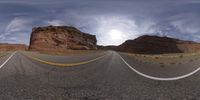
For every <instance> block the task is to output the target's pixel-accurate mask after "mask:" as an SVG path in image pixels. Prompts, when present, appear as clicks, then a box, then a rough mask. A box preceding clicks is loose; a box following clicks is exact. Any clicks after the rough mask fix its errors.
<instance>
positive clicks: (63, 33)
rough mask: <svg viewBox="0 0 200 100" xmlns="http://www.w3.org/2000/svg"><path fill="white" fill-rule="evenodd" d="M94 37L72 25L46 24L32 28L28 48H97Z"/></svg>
mask: <svg viewBox="0 0 200 100" xmlns="http://www.w3.org/2000/svg"><path fill="white" fill-rule="evenodd" d="M96 42H97V40H96V37H95V36H94V35H90V34H86V33H83V32H81V31H79V30H78V29H76V28H74V27H68V26H48V27H36V28H33V29H32V33H31V39H30V46H29V50H33V51H65V50H93V49H97V46H96Z"/></svg>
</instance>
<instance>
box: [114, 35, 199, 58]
mask: <svg viewBox="0 0 200 100" xmlns="http://www.w3.org/2000/svg"><path fill="white" fill-rule="evenodd" d="M117 49H118V50H119V51H123V52H132V53H141V54H164V53H188V52H198V51H200V44H199V43H196V42H192V41H183V40H178V39H174V38H169V37H158V36H148V35H144V36H141V37H139V38H137V39H134V40H127V41H126V42H124V43H123V44H121V45H120V46H118V47H117Z"/></svg>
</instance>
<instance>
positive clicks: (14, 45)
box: [0, 43, 28, 51]
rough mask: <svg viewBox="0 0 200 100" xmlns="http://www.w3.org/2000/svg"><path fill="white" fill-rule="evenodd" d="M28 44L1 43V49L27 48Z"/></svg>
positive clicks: (15, 49)
mask: <svg viewBox="0 0 200 100" xmlns="http://www.w3.org/2000/svg"><path fill="white" fill-rule="evenodd" d="M27 48H28V46H26V45H24V44H8V43H0V51H17V50H27Z"/></svg>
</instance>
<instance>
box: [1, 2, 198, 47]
mask: <svg viewBox="0 0 200 100" xmlns="http://www.w3.org/2000/svg"><path fill="white" fill-rule="evenodd" d="M48 25H57V26H58V25H70V26H75V27H77V28H78V29H80V30H81V31H83V32H86V33H90V34H94V35H96V36H97V40H98V44H99V45H118V44H121V43H122V42H124V41H125V40H127V39H134V38H137V37H139V36H141V35H144V34H153V35H161V36H163V35H164V36H169V37H175V38H179V39H184V40H193V41H198V42H200V0H1V1H0V42H4V43H5V42H6V43H25V44H29V38H30V33H31V30H32V28H33V27H36V26H48Z"/></svg>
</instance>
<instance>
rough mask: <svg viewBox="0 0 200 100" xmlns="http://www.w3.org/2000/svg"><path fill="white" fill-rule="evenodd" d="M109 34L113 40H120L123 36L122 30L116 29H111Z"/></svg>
mask: <svg viewBox="0 0 200 100" xmlns="http://www.w3.org/2000/svg"><path fill="white" fill-rule="evenodd" d="M109 35H110V38H111V39H112V40H120V39H121V38H122V32H121V31H119V30H116V29H112V30H110V31H109Z"/></svg>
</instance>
